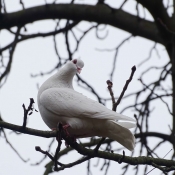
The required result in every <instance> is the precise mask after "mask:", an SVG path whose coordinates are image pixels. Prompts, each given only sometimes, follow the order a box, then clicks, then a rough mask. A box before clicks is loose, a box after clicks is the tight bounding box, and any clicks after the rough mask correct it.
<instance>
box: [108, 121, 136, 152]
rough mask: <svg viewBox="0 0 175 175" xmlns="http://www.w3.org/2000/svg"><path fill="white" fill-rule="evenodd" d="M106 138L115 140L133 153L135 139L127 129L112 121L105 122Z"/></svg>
mask: <svg viewBox="0 0 175 175" xmlns="http://www.w3.org/2000/svg"><path fill="white" fill-rule="evenodd" d="M106 124H107V128H106V131H107V132H106V134H105V135H106V137H109V138H111V139H113V140H116V141H117V142H119V143H120V144H121V145H123V146H124V147H126V148H127V149H128V150H130V151H133V150H134V147H135V137H134V135H133V134H132V133H131V131H130V130H129V129H126V128H124V127H123V126H120V125H119V124H117V122H115V121H113V120H108V121H107V122H106Z"/></svg>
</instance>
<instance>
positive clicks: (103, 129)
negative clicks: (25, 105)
mask: <svg viewBox="0 0 175 175" xmlns="http://www.w3.org/2000/svg"><path fill="white" fill-rule="evenodd" d="M83 66H84V63H83V61H82V60H79V59H74V60H72V61H69V62H67V63H66V64H65V65H64V66H63V67H62V68H61V69H60V70H59V71H58V72H57V73H56V74H55V75H53V76H52V77H50V78H49V79H48V80H46V81H45V82H44V83H43V85H42V86H41V87H40V89H39V92H38V107H39V110H40V113H41V116H42V118H43V120H44V122H45V123H46V124H47V126H48V127H49V128H51V129H53V128H56V127H57V124H58V123H61V124H63V125H67V124H68V125H69V126H70V127H68V129H67V130H68V132H69V133H70V134H71V135H72V136H74V137H76V138H83V137H91V136H101V137H109V138H111V139H113V140H116V141H117V142H119V143H120V144H122V145H123V146H125V147H126V148H127V149H129V150H130V151H132V150H133V149H134V146H135V138H134V136H133V134H132V133H131V132H130V130H129V128H133V127H135V123H131V122H120V120H123V121H134V122H135V120H134V119H132V118H129V117H127V116H124V115H121V114H118V113H116V112H114V111H111V110H110V109H108V108H106V107H105V106H103V105H102V104H100V103H98V102H96V101H94V100H91V99H89V98H87V97H86V96H84V95H82V94H80V93H78V92H76V91H75V90H74V89H73V86H72V80H73V77H74V75H75V74H76V73H77V72H79V73H80V71H81V69H82V68H83ZM118 120H119V121H118Z"/></svg>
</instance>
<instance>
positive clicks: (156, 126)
mask: <svg viewBox="0 0 175 175" xmlns="http://www.w3.org/2000/svg"><path fill="white" fill-rule="evenodd" d="M5 2H6V6H7V11H8V12H13V11H17V10H20V9H22V8H21V6H20V5H19V1H18V0H13V1H11V0H6V1H5ZM23 2H24V3H25V7H26V8H28V7H32V6H35V5H40V4H44V3H45V2H44V0H37V2H36V1H34V0H23ZM47 2H52V1H47ZM57 2H61V1H57ZM64 2H65V1H64ZM66 2H69V1H66ZM78 2H80V3H82V1H78ZM88 2H89V3H92V4H95V3H96V1H93V0H91V1H88ZM107 2H109V3H111V2H112V0H111V1H107ZM119 2H120V3H116V5H115V7H118V6H119V5H120V4H121V3H122V1H119ZM134 4H135V3H133V2H132V3H130V2H129V3H128V4H127V5H126V7H125V8H124V9H125V10H127V11H129V12H130V13H134V10H135V7H134ZM147 18H148V19H149V20H152V19H151V17H150V15H149V14H148V13H147ZM88 26H90V25H89V23H86V22H82V23H81V24H80V25H79V28H81V29H84V28H87V27H88ZM26 27H27V32H28V33H35V32H38V31H42V32H43V31H45V32H46V31H50V30H53V28H54V27H55V22H54V21H52V20H46V21H39V22H35V23H32V24H28V25H26ZM102 27H103V26H101V28H102ZM13 30H15V28H13ZM106 31H108V37H107V38H106V39H105V40H98V39H96V35H95V30H92V31H91V32H90V33H89V34H88V35H87V36H86V37H85V38H84V40H83V41H82V43H81V45H80V48H79V50H78V52H77V53H76V54H75V58H81V59H82V60H83V61H84V63H85V67H84V68H83V70H82V73H81V76H82V78H83V79H85V80H87V82H89V83H90V84H91V85H92V86H93V87H94V88H95V90H96V91H97V92H98V93H99V94H100V95H101V96H102V97H110V96H109V93H108V91H107V88H106V80H107V79H109V74H110V72H111V66H112V64H113V56H114V52H99V51H98V50H97V49H112V48H115V47H116V46H117V45H118V44H119V43H120V42H121V41H122V40H123V39H125V38H126V37H128V36H129V35H130V34H129V33H126V32H123V31H121V30H119V29H116V28H113V27H110V26H107V27H106V29H105V30H104V31H101V32H100V33H99V34H100V36H104V35H105V34H106ZM12 39H13V36H12V35H11V34H10V33H8V32H7V31H5V30H2V31H1V33H0V44H1V47H3V46H5V45H6V44H8V43H10V42H11V41H12ZM56 40H57V47H58V50H59V52H60V54H61V55H62V56H65V57H66V56H67V53H66V47H65V42H64V38H63V36H62V35H59V36H57V37H56ZM73 44H74V43H73V42H72V46H73ZM153 45H154V43H153V42H151V41H149V40H145V39H143V38H140V37H133V38H131V39H130V40H129V41H127V42H126V43H125V44H124V45H123V46H122V47H121V48H120V50H119V52H118V57H117V63H116V71H115V74H114V78H113V82H114V88H113V89H114V93H115V96H118V95H119V94H120V93H121V90H122V87H123V85H124V83H125V81H126V79H128V77H129V75H130V69H131V67H132V66H133V65H136V66H137V65H138V64H139V63H140V62H141V61H142V60H144V59H146V58H147V57H148V55H149V50H150V49H151V48H152V47H153ZM157 48H158V50H159V54H160V58H158V57H157V55H156V53H155V52H153V54H152V57H151V59H150V60H149V61H148V62H146V63H145V64H144V65H142V66H140V67H138V66H137V71H136V73H135V75H134V79H133V81H132V82H131V84H130V85H129V89H128V90H127V94H128V93H129V92H135V91H136V90H138V89H140V88H141V87H142V86H141V84H140V82H139V81H138V80H137V79H138V78H139V75H140V73H141V72H142V71H143V70H145V69H146V68H147V67H149V66H150V65H156V66H161V65H164V64H165V63H167V62H168V56H167V54H166V51H165V49H164V47H163V46H161V45H157ZM6 54H7V53H6ZM57 60H58V58H57V56H56V54H55V51H54V47H53V38H52V37H47V38H37V39H31V40H27V41H24V42H21V43H20V44H18V46H17V48H16V50H15V53H14V58H13V64H12V69H11V72H10V75H9V77H8V79H7V82H6V84H5V85H4V86H3V87H2V89H1V90H0V96H1V98H0V106H1V109H0V112H1V115H2V118H3V119H4V120H5V121H7V122H10V123H14V124H17V125H21V124H22V122H23V109H22V104H23V103H24V104H25V105H26V106H28V104H29V98H34V100H35V101H36V98H37V91H38V89H37V85H39V86H40V85H41V84H42V83H43V82H44V81H45V80H46V79H47V78H48V77H49V76H50V75H49V76H44V77H37V78H31V74H38V73H40V72H46V71H49V70H51V69H52V68H53V67H54V66H55V65H56V63H57ZM54 73H55V72H54ZM156 75H158V74H157V73H156V72H150V73H149V75H148V76H146V77H145V79H144V81H145V82H147V83H149V82H151V81H153V80H154V79H156ZM74 85H75V89H76V90H77V91H79V92H82V93H83V94H84V95H86V96H88V97H91V98H93V99H94V100H96V98H95V97H94V96H93V95H91V94H90V93H89V92H87V91H85V90H84V89H82V88H80V87H77V85H76V83H74ZM167 87H171V82H170V80H168V81H167ZM132 103H134V101H133V99H127V100H123V101H122V103H121V105H120V106H119V107H118V112H120V111H121V110H122V108H123V107H124V106H126V105H127V104H132ZM168 103H169V104H171V101H168ZM35 106H36V108H37V109H38V107H37V104H36V105H35ZM107 106H108V108H111V103H110V102H109V103H108V104H107ZM170 106H171V105H170ZM152 107H156V109H155V110H154V112H153V113H152V116H153V117H152V119H151V125H150V128H151V129H150V130H151V131H160V128H161V131H160V132H164V133H169V132H170V131H169V128H168V124H170V125H171V117H170V116H169V115H167V114H168V113H167V109H166V108H165V106H163V105H162V103H160V102H159V101H157V102H156V105H155V104H154V105H153V106H152ZM160 109H161V110H160ZM124 114H125V115H128V116H131V117H133V114H134V112H133V111H131V110H128V111H126V112H124ZM165 115H166V116H167V117H166V120H165ZM28 121H29V122H28V125H27V126H28V127H30V128H36V129H40V130H49V128H48V127H47V126H46V125H45V124H44V122H43V121H42V119H41V117H40V114H39V113H34V114H33V115H31V116H30V117H28ZM6 131H7V130H6ZM7 133H11V132H10V131H7ZM8 138H9V140H10V141H11V143H13V145H14V147H15V148H16V149H17V150H18V151H19V153H20V154H21V155H22V157H23V158H24V159H28V158H30V160H29V161H28V162H27V163H23V162H22V161H21V160H20V159H19V158H18V156H17V155H16V153H14V151H12V150H11V148H10V147H9V146H8V145H7V144H6V143H5V140H4V139H1V140H0V144H1V151H0V157H1V165H0V174H2V175H10V174H12V173H13V174H15V175H17V174H21V173H25V174H26V175H31V174H38V175H41V174H43V172H44V170H45V168H44V165H45V164H46V163H47V162H49V161H50V160H49V159H46V160H45V161H44V162H43V163H42V164H41V165H40V166H31V165H30V164H31V163H35V162H37V161H39V160H40V158H41V157H42V156H43V155H41V153H39V152H36V151H35V149H34V147H35V146H40V147H41V148H42V149H43V150H47V146H48V144H49V143H50V141H51V139H46V138H39V137H35V136H29V135H20V136H16V135H15V134H14V133H11V135H8ZM151 141H152V142H151V144H152V145H154V140H151ZM113 146H114V147H115V148H119V147H120V146H119V144H118V143H114V144H113ZM55 148H56V144H54V145H53V146H52V152H53V153H54V150H55ZM62 148H65V146H64V144H63V146H62ZM136 149H138V148H137V147H136ZM170 149H171V145H169V144H165V145H164V146H162V147H161V148H160V149H159V152H158V154H159V156H160V157H163V156H164V155H165V154H166V153H167V152H168V151H169V150H170ZM125 151H126V150H125ZM118 153H122V151H120V152H118ZM126 154H127V155H130V153H129V151H126ZM170 156H171V155H169V156H167V158H168V157H170ZM75 157H76V159H77V158H78V157H80V155H79V154H78V153H76V152H74V153H71V154H68V155H66V156H64V158H61V160H60V161H61V162H63V163H68V162H71V161H74V160H75ZM2 158H3V159H2ZM92 162H93V163H92V169H93V172H94V173H93V174H96V173H98V174H99V175H100V174H104V172H102V171H100V168H101V166H98V167H97V168H94V167H93V164H95V163H96V159H94V160H93V161H92ZM102 163H103V160H101V161H100V164H101V165H102ZM111 164H112V166H111V167H110V169H109V173H108V174H114V173H115V174H116V172H117V174H119V173H118V172H119V169H120V168H119V167H121V166H123V165H118V164H117V163H111ZM86 167H87V163H83V164H81V165H78V166H75V167H73V168H70V169H66V170H64V171H62V172H60V174H61V175H67V174H70V173H71V174H72V172H73V174H81V175H85V174H87V172H86ZM150 169H151V167H150ZM80 172H81V173H80ZM158 172H159V171H158V170H154V172H153V173H152V174H156V173H158ZM53 174H58V173H53Z"/></svg>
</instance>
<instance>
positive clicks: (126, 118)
mask: <svg viewBox="0 0 175 175" xmlns="http://www.w3.org/2000/svg"><path fill="white" fill-rule="evenodd" d="M116 120H126V121H132V122H136V120H135V119H133V118H130V117H128V116H125V115H122V114H119V113H116Z"/></svg>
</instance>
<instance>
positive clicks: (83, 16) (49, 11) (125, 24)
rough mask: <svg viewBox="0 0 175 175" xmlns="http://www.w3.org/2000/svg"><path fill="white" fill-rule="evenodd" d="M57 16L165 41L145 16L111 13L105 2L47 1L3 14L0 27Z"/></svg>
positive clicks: (120, 11) (118, 12)
mask: <svg viewBox="0 0 175 175" xmlns="http://www.w3.org/2000/svg"><path fill="white" fill-rule="evenodd" d="M58 18H59V19H69V20H78V21H82V20H85V21H90V22H92V21H93V22H98V23H99V24H109V25H111V26H114V27H117V28H120V29H122V30H125V31H127V32H129V33H132V34H133V35H134V36H141V37H144V38H147V39H150V40H152V41H155V42H158V43H161V44H163V43H164V40H163V39H162V38H161V34H160V33H159V31H158V29H157V27H156V25H155V24H154V22H151V21H148V20H145V19H140V20H138V17H137V16H134V15H132V14H129V13H127V12H124V11H123V10H121V9H118V10H117V9H113V11H112V12H111V9H110V8H109V7H108V6H105V5H96V6H92V5H80V4H47V5H43V6H37V7H32V8H28V9H25V10H21V11H17V12H13V13H8V14H3V15H2V17H1V18H0V29H5V28H11V27H14V26H19V25H20V26H24V25H25V24H28V23H32V22H34V21H38V20H46V19H58Z"/></svg>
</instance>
